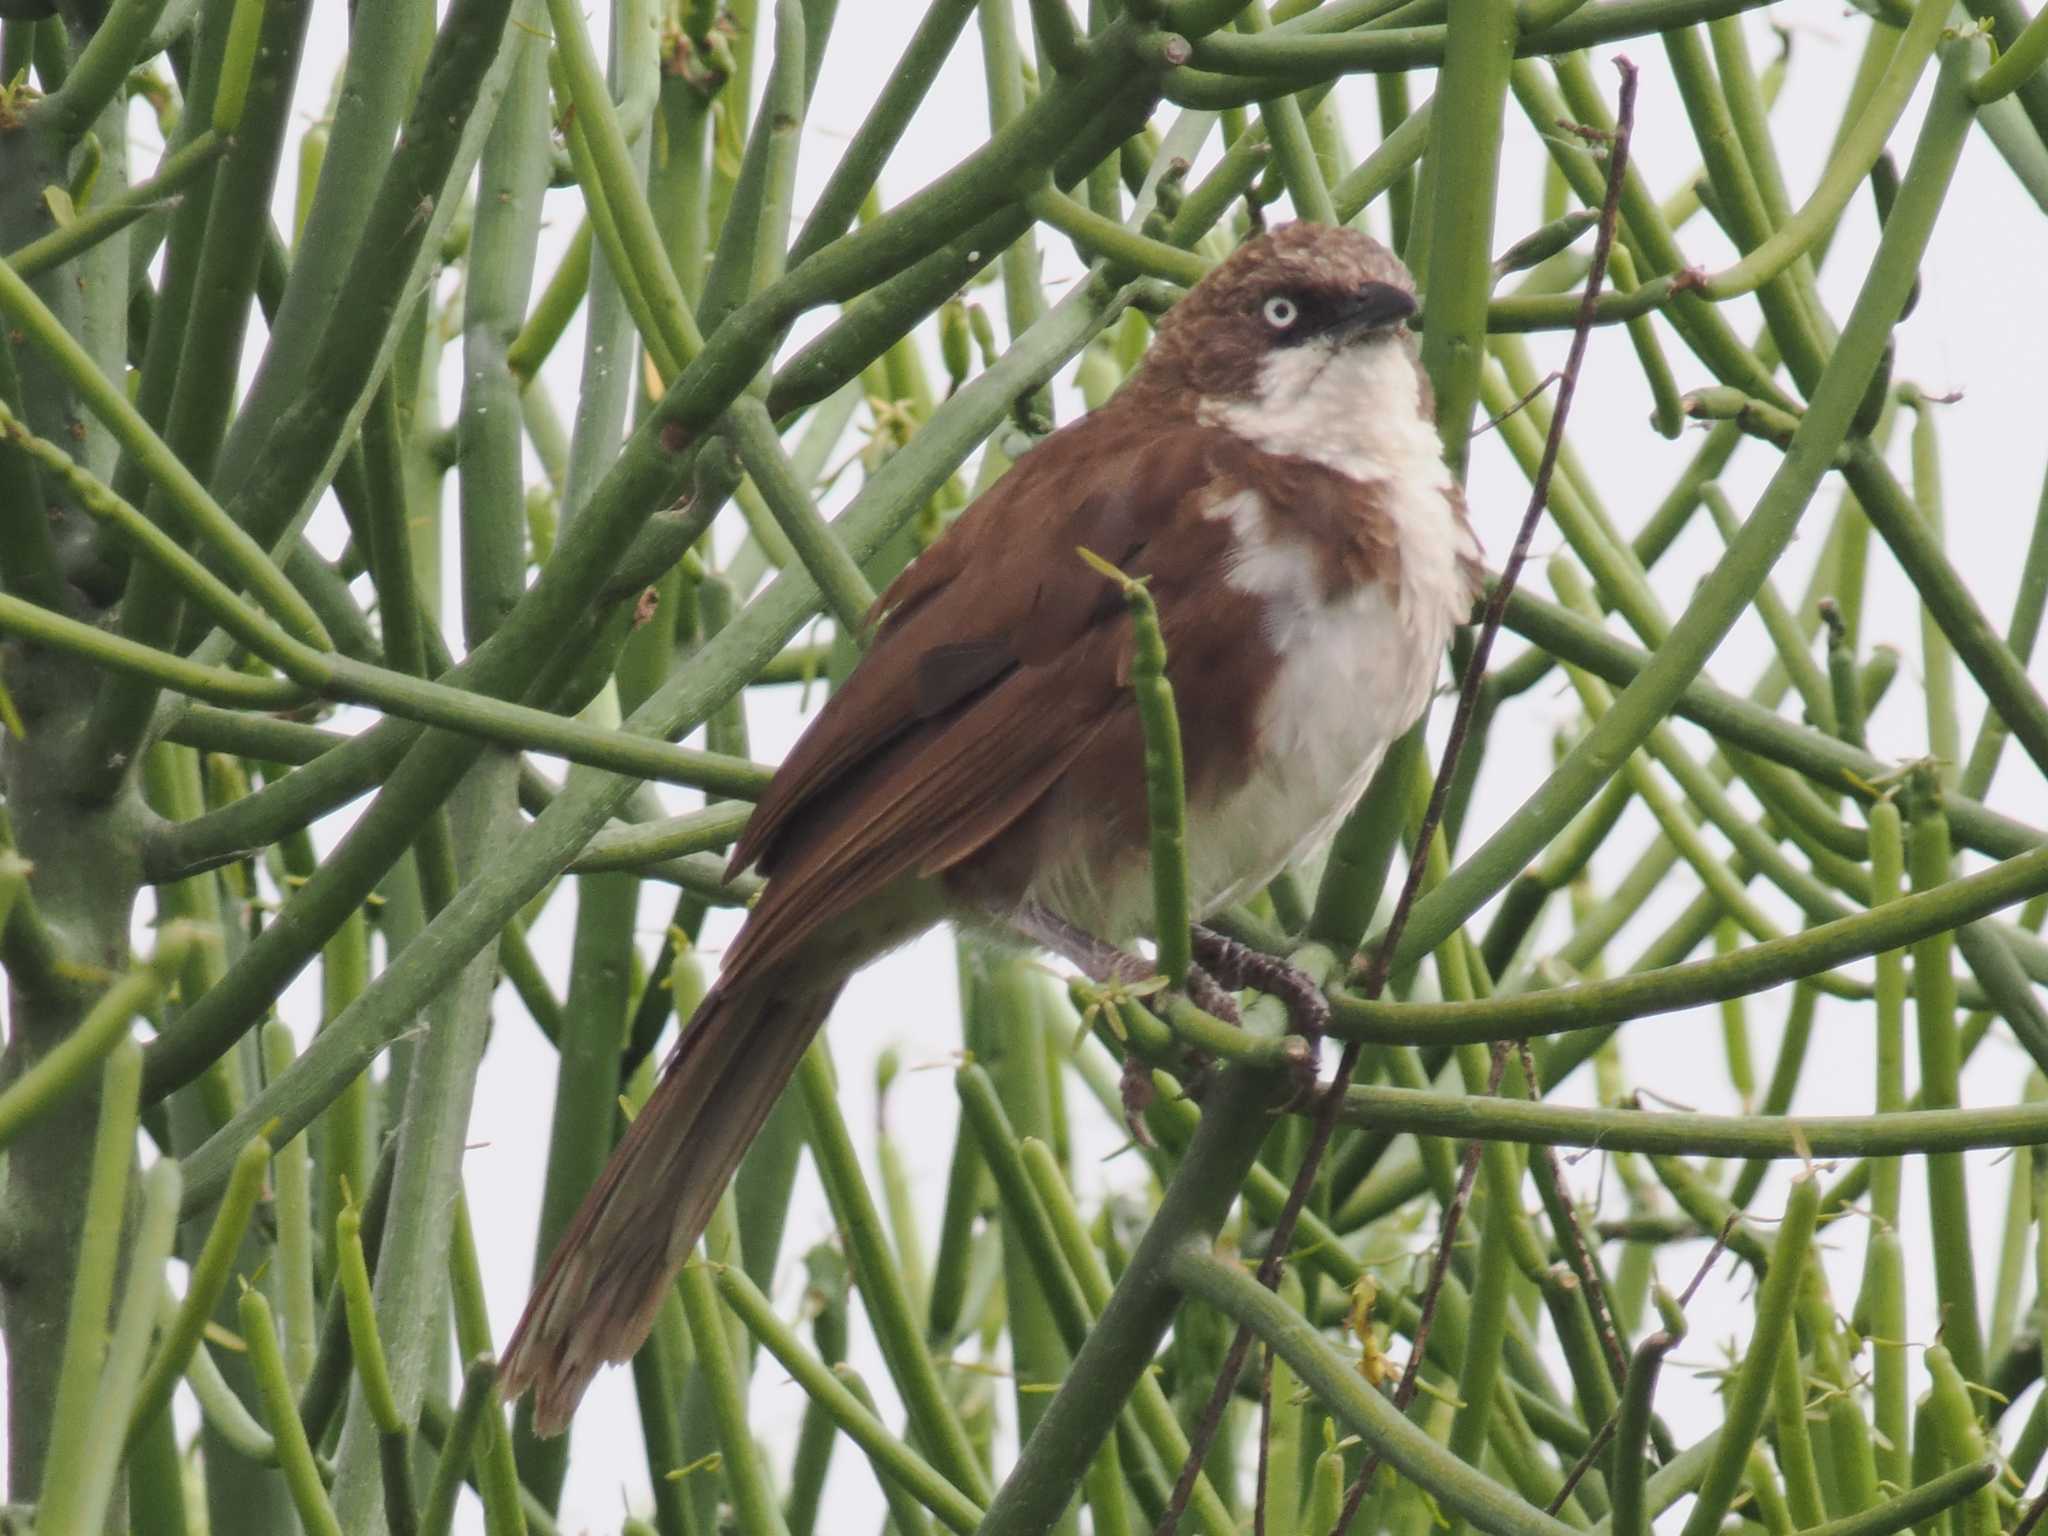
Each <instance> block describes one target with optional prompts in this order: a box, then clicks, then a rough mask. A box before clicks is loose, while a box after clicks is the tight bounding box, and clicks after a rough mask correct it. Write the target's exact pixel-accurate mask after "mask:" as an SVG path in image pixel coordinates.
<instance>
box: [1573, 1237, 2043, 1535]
mask: <svg viewBox="0 0 2048 1536" xmlns="http://www.w3.org/2000/svg"><path fill="white" fill-rule="evenodd" d="M1733 1225H1734V1218H1733V1217H1730V1218H1729V1222H1728V1226H1724V1227H1723V1228H1722V1229H1721V1234H1722V1235H1721V1236H1720V1237H1717V1238H1715V1239H1714V1246H1713V1247H1711V1248H1709V1249H1708V1250H1707V1256H1706V1258H1705V1259H1703V1260H1701V1262H1700V1267H1699V1268H1698V1269H1697V1270H1695V1271H1694V1272H1693V1277H1692V1283H1691V1284H1690V1285H1688V1286H1686V1288H1685V1290H1684V1292H1683V1293H1682V1294H1681V1295H1680V1296H1679V1298H1678V1309H1679V1311H1681V1312H1683V1311H1684V1310H1685V1308H1686V1306H1687V1305H1688V1304H1689V1303H1690V1302H1691V1301H1692V1298H1693V1293H1694V1292H1695V1291H1697V1290H1698V1289H1699V1288H1700V1282H1701V1281H1703V1280H1705V1279H1706V1278H1707V1273H1708V1271H1710V1270H1711V1269H1713V1267H1714V1261H1715V1260H1716V1259H1718V1258H1720V1257H1721V1251H1722V1245H1723V1243H1724V1241H1725V1240H1726V1237H1727V1234H1728V1227H1730V1226H1733ZM1678 1341H1679V1335H1677V1334H1675V1333H1669V1332H1664V1331H1659V1332H1657V1333H1653V1334H1651V1335H1650V1336H1649V1337H1648V1338H1647V1339H1645V1340H1643V1342H1642V1344H1641V1346H1640V1347H1639V1348H1638V1350H1637V1352H1636V1360H1637V1363H1638V1364H1639V1365H1647V1366H1648V1367H1649V1368H1650V1369H1652V1370H1655V1369H1657V1367H1658V1366H1659V1365H1661V1364H1662V1362H1663V1359H1664V1357H1665V1356H1666V1355H1668V1354H1670V1353H1671V1351H1672V1350H1674V1349H1676V1348H1677V1347H1678ZM1622 1385H1623V1386H1624V1387H1626V1386H1627V1381H1626V1379H1624V1380H1623V1382H1622ZM1651 1385H1652V1387H1653V1388H1654V1386H1655V1382H1654V1381H1652V1383H1651ZM1620 1427H1621V1409H1620V1408H1616V1409H1615V1410H1614V1412H1612V1413H1610V1414H1609V1415H1608V1416H1607V1422H1606V1423H1604V1424H1602V1425H1601V1426H1600V1432H1599V1433H1598V1434H1596V1435H1595V1436H1594V1437H1593V1440H1592V1443H1591V1444H1590V1445H1588V1446H1587V1447H1586V1449H1585V1453H1584V1454H1583V1455H1581V1456H1580V1457H1579V1459H1578V1460H1577V1461H1575V1462H1573V1463H1572V1469H1571V1471H1570V1473H1568V1474H1567V1475H1566V1477H1565V1480H1564V1486H1563V1487H1562V1488H1560V1489H1558V1491H1557V1497H1556V1498H1554V1499H1552V1500H1551V1501H1550V1513H1552V1514H1553V1515H1554V1514H1556V1513H1557V1512H1558V1511H1559V1510H1561V1509H1563V1508H1564V1501H1565V1500H1566V1499H1568V1498H1570V1497H1571V1496H1572V1490H1573V1489H1574V1488H1576V1487H1578V1486H1579V1481H1580V1479H1582V1478H1583V1477H1585V1475H1586V1474H1587V1473H1588V1472H1589V1471H1591V1470H1592V1467H1593V1463H1594V1462H1595V1461H1597V1460H1598V1459H1599V1457H1600V1453H1601V1452H1602V1451H1604V1450H1606V1449H1607V1443H1608V1442H1609V1441H1610V1440H1612V1439H1613V1438H1614V1435H1615V1432H1616V1431H1617V1430H1618V1429H1619V1428H1620ZM2044 1497H2048V1495H2044ZM2013 1536H2020V1533H2019V1532H2017V1531H2015V1532H2014V1533H2013Z"/></svg>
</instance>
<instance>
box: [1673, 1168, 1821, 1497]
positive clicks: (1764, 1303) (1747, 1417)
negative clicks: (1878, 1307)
mask: <svg viewBox="0 0 2048 1536" xmlns="http://www.w3.org/2000/svg"><path fill="white" fill-rule="evenodd" d="M1819 1208H1820V1183H1819V1180H1818V1179H1817V1178H1815V1177H1814V1176H1813V1175H1811V1174H1808V1175H1805V1176H1803V1177H1801V1178H1799V1179H1798V1180H1796V1181H1795V1182H1794V1183H1793V1185H1792V1193H1791V1196H1790V1198H1789V1199H1788V1200H1787V1202H1786V1206H1785V1216H1784V1220H1783V1222H1782V1224H1781V1225H1780V1226H1779V1228H1778V1235H1777V1240H1776V1242H1775V1243H1774V1244H1773V1245H1772V1248H1771V1257H1770V1265H1769V1268H1768V1269H1767V1270H1766V1271H1765V1273H1764V1277H1763V1288H1762V1290H1761V1291H1760V1292H1759V1294H1758V1296H1757V1303H1756V1324H1755V1327H1754V1329H1753V1330H1752V1332H1751V1334H1750V1341H1749V1348H1748V1350H1747V1351H1746V1353H1745V1354H1744V1356H1743V1359H1742V1363H1741V1365H1740V1366H1739V1367H1738V1369H1737V1371H1736V1375H1735V1380H1734V1381H1733V1383H1732V1384H1731V1385H1730V1388H1729V1393H1728V1406H1727V1409H1726V1412H1725V1416H1724V1423H1723V1425H1722V1428H1721V1434H1720V1443H1719V1445H1718V1446H1717V1447H1716V1450H1715V1453H1714V1457H1713V1459H1712V1461H1711V1462H1710V1463H1709V1464H1708V1466H1707V1469H1706V1471H1705V1473H1704V1474H1703V1476H1702V1477H1701V1479H1700V1486H1699V1490H1698V1499H1697V1502H1695V1503H1694V1505H1693V1507H1692V1511H1691V1513H1690V1514H1688V1515H1687V1517H1686V1521H1685V1526H1684V1531H1683V1536H1706V1533H1711V1532H1713V1531H1715V1530H1717V1529H1719V1527H1720V1524H1721V1521H1722V1519H1723V1517H1724V1516H1725V1515H1726V1514H1727V1511H1728V1506H1729V1502H1730V1500H1731V1499H1732V1498H1733V1497H1734V1494H1735V1490H1736V1485H1737V1484H1738V1483H1739V1482H1740V1480H1741V1478H1742V1473H1743V1467H1744V1464H1745V1462H1746V1461H1747V1459H1748V1452H1749V1448H1750V1446H1751V1445H1752V1444H1754V1442H1755V1438H1756V1434H1757V1430H1758V1428H1759V1427H1760V1426H1761V1424H1762V1423H1763V1417H1764V1412H1765V1409H1766V1408H1767V1407H1768V1406H1769V1401H1770V1396H1771V1388H1772V1383H1773V1381H1774V1379H1775V1375H1776V1371H1777V1364H1778V1354H1779V1351H1780V1350H1781V1349H1793V1350H1796V1349H1797V1348H1798V1344H1797V1342H1796V1337H1795V1336H1794V1335H1793V1331H1792V1313H1793V1307H1794V1302H1795V1300H1796V1298H1797V1295H1798V1288H1799V1272H1800V1269H1801V1266H1802V1265H1803V1264H1804V1263H1805V1260H1806V1252H1807V1247H1808V1245H1809V1244H1810V1243H1811V1242H1812V1240H1813V1230H1814V1219H1815V1217H1816V1216H1817V1215H1818V1213H1819Z"/></svg>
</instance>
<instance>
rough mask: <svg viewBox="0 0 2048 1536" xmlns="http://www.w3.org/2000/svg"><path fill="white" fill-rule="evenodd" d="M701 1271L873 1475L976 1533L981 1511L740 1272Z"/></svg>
mask: <svg viewBox="0 0 2048 1536" xmlns="http://www.w3.org/2000/svg"><path fill="white" fill-rule="evenodd" d="M706 1267H707V1268H708V1269H709V1271H710V1273H711V1275H712V1278H713V1280H714V1281H715V1283H716V1285H717V1289H718V1294H719V1295H720V1296H721V1297H722V1298H723V1299H724V1301H725V1304H726V1305H727V1306H728V1307H730V1308H732V1310H733V1312H734V1314H735V1315H736V1316H738V1318H739V1319H740V1321H741V1322H742V1323H743V1324H744V1325H745V1326H746V1330H747V1333H748V1334H749V1336H750V1337H752V1338H754V1339H755V1340H757V1341H759V1343H760V1344H761V1345H762V1347H763V1348H765V1349H766V1350H767V1351H768V1352H769V1353H770V1354H771V1355H773V1356H774V1357H775V1358H776V1359H777V1360H778V1361H780V1362H781V1364H782V1366H783V1368H784V1369H785V1370H787V1371H788V1372H789V1373H790V1374H791V1375H792V1376H794V1377H795V1378H796V1380H797V1383H798V1385H799V1386H801V1387H802V1388H803V1389H804V1391H805V1392H806V1393H808V1394H809V1395H810V1398H811V1400H812V1401H813V1402H815V1403H817V1404H819V1405H820V1406H821V1407H823V1408H824V1409H825V1411H826V1412H827V1413H828V1414H830V1415H831V1417H832V1421H833V1423H835V1424H837V1425H838V1426H839V1428H840V1429H841V1430H842V1431H844V1433H845V1434H846V1436H847V1438H848V1439H850V1440H852V1441H853V1442H854V1444H856V1445H858V1446H859V1447H860V1448H861V1449H862V1450H863V1451H864V1452H866V1453H867V1455H868V1457H869V1459H870V1460H871V1461H873V1462H874V1464H875V1468H876V1471H877V1472H878V1473H881V1474H885V1475H886V1476H887V1477H889V1478H890V1479H892V1480H894V1481H895V1482H897V1483H899V1484H900V1485H901V1486H902V1487H903V1488H904V1489H906V1490H907V1491H908V1492H909V1493H911V1495H912V1496H913V1497H915V1498H916V1499H917V1501H918V1502H919V1503H920V1504H922V1505H923V1506H924V1507H925V1508H926V1509H929V1510H930V1511H931V1512H932V1513H933V1514H934V1515H936V1516H937V1517H938V1518H939V1520H940V1521H941V1522H942V1523H943V1524H944V1525H945V1526H946V1527H947V1529H949V1530H953V1531H958V1532H960V1533H962V1536H969V1533H971V1532H973V1531H974V1530H975V1529H976V1526H977V1524H978V1522H979V1521H980V1519H981V1513H982V1507H981V1506H980V1505H979V1504H977V1503H976V1502H975V1501H974V1500H973V1499H972V1498H970V1497H969V1496H968V1495H967V1494H965V1493H963V1492H962V1491H961V1490H960V1488H959V1487H958V1486H957V1485H956V1484H954V1483H953V1482H951V1481H950V1480H949V1479H947V1478H946V1477H945V1476H943V1475H942V1474H941V1473H940V1472H939V1471H938V1470H937V1469H936V1468H935V1467H933V1466H932V1464H931V1463H930V1462H928V1461H926V1460H925V1459H924V1458H923V1457H922V1456H920V1455H918V1454H917V1452H916V1451H915V1450H913V1449H911V1448H910V1447H909V1446H907V1445H905V1444H904V1443H903V1442H902V1441H901V1440H899V1439H897V1438H896V1437H895V1436H894V1435H893V1434H891V1433H890V1432H889V1429H888V1426H887V1425H885V1424H884V1423H883V1422H882V1421H881V1420H880V1419H879V1418H877V1417H876V1416H875V1415H874V1413H873V1412H872V1411H871V1410H870V1409H868V1408H866V1407H864V1406H862V1404H861V1402H860V1401H859V1399H858V1398H856V1397H855V1396H854V1394H853V1393H852V1391H851V1390H849V1388H848V1387H847V1385H846V1383H845V1381H844V1380H843V1379H842V1378H841V1377H840V1376H839V1375H838V1374H836V1372H835V1371H834V1370H833V1368H832V1367H830V1366H828V1365H826V1364H825V1363H824V1362H823V1361H821V1360H820V1359H819V1358H818V1357H817V1356H816V1355H815V1354H813V1353H812V1352H811V1351H810V1350H809V1349H807V1348H805V1346H804V1343H803V1341H802V1340H801V1339H799V1338H798V1337H797V1336H796V1333H795V1331H794V1330H793V1329H791V1328H790V1327H789V1326H788V1325H787V1324H786V1323H784V1322H783V1321H782V1320H781V1319H780V1318H779V1317H777V1316H776V1314H775V1309H774V1307H773V1305H772V1304H771V1303H770V1302H769V1300H768V1298H767V1297H766V1296H764V1295H762V1294H761V1292H760V1289H759V1288H758V1287H757V1286H755V1284H754V1282H753V1281H751V1280H749V1279H748V1278H747V1276H746V1272H745V1271H744V1270H742V1269H740V1268H739V1266H737V1265H732V1264H716V1265H709V1266H706Z"/></svg>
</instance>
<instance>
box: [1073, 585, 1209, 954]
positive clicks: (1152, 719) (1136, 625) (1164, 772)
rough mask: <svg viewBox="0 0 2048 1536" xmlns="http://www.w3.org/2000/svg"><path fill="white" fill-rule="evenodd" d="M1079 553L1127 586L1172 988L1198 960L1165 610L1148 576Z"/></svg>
mask: <svg viewBox="0 0 2048 1536" xmlns="http://www.w3.org/2000/svg"><path fill="white" fill-rule="evenodd" d="M1081 558H1082V559H1084V560H1086V561H1087V562H1088V564H1089V565H1091V566H1093V567H1094V568H1095V569H1096V570H1097V571H1098V572H1099V573H1100V574H1102V575H1104V576H1107V577H1109V578H1110V579H1111V580H1112V581H1115V582H1116V583H1117V584H1118V585H1119V586H1120V587H1121V588H1122V591H1123V596H1124V604H1125V606H1126V607H1127V608H1129V610H1130V614H1131V632H1132V634H1133V636H1134V638H1135V641H1136V651H1135V653H1134V655H1133V658H1132V661H1131V690H1132V694H1133V696H1134V697H1135V699H1136V700H1137V705H1138V720H1139V724H1140V725H1141V727H1142V728H1143V733H1144V741H1145V806H1146V822H1147V827H1148V831H1149V835H1150V843H1151V860H1152V909H1153V930H1154V933H1153V937H1154V942H1155V943H1156V944H1157V946H1158V962H1159V970H1160V974H1161V975H1163V976H1165V978H1166V983H1167V985H1168V986H1170V987H1185V986H1186V985H1187V974H1188V967H1189V966H1190V965H1191V964H1193V957H1192V954H1191V952H1190V945H1191V943H1192V939H1191V937H1190V934H1189V930H1188V924H1189V921H1190V911H1189V901H1190V898H1189V895H1188V852H1187V782H1186V775H1185V771H1184V768H1183V764H1182V760H1181V741H1180V715H1179V713H1178V712H1177V711H1176V709H1175V707H1174V702H1173V685H1172V683H1171V682H1169V681H1168V680H1167V676H1166V641H1165V638H1164V636H1163V635H1162V633H1161V631H1160V627H1159V609H1158V607H1157V605H1156V604H1154V603H1153V601H1152V594H1151V593H1150V592H1149V591H1148V590H1146V587H1145V584H1144V583H1143V582H1142V581H1133V580H1131V579H1130V578H1129V577H1126V576H1124V575H1123V574H1122V573H1121V572H1119V571H1116V570H1115V569H1114V568H1113V567H1111V566H1109V565H1108V564H1107V562H1105V561H1103V560H1101V559H1100V558H1099V557H1096V556H1094V554H1093V552H1092V551H1088V550H1083V551H1082V552H1081Z"/></svg>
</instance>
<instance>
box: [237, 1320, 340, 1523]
mask: <svg viewBox="0 0 2048 1536" xmlns="http://www.w3.org/2000/svg"><path fill="white" fill-rule="evenodd" d="M241 1310H242V1339H243V1342H244V1343H246V1344H247V1345H248V1346H249V1360H250V1364H251V1365H252V1366H253V1367H254V1369H255V1373H256V1381H257V1385H258V1386H259V1387H260V1388H261V1389H262V1392H263V1411H264V1414H265V1416H266V1417H268V1419H269V1420H270V1432H271V1437H272V1439H273V1440H274V1442H275V1443H276V1446H277V1459H278V1465H279V1466H280V1467H281V1468H282V1469H283V1471H284V1475H285V1481H286V1482H287V1483H288V1484H289V1485H290V1487H291V1492H292V1503H293V1505H294V1506H295V1507H296V1508H297V1510H298V1512H299V1519H300V1521H301V1522H302V1523H303V1524H304V1525H305V1527H306V1530H307V1531H308V1532H309V1533H312V1536H341V1532H342V1526H341V1522H340V1521H339V1519H337V1518H336V1515H335V1512H334V1506H333V1505H332V1504H331V1503H329V1502H328V1498H327V1490H326V1488H325V1487H324V1486H322V1484H321V1481H320V1469H319V1468H318V1467H317V1466H316V1465H315V1464H314V1460H313V1448H312V1447H311V1446H310V1445H308V1444H307V1443H306V1431H305V1427H304V1426H303V1425H302V1424H301V1423H300V1422H299V1412H298V1404H297V1402H296V1401H295V1400H294V1399H293V1397H292V1391H291V1382H290V1381H289V1380H288V1379H287V1378H286V1376H285V1369H284V1356H283V1354H282V1353H280V1351H279V1350H278V1347H277V1335H276V1332H275V1331H274V1328H273V1324H272V1322H271V1316H270V1303H269V1302H267V1301H265V1300H264V1299H263V1293H262V1292H261V1291H260V1290H256V1289H254V1288H253V1287H252V1288H250V1289H248V1290H245V1291H243V1292H242V1302H241Z"/></svg>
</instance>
